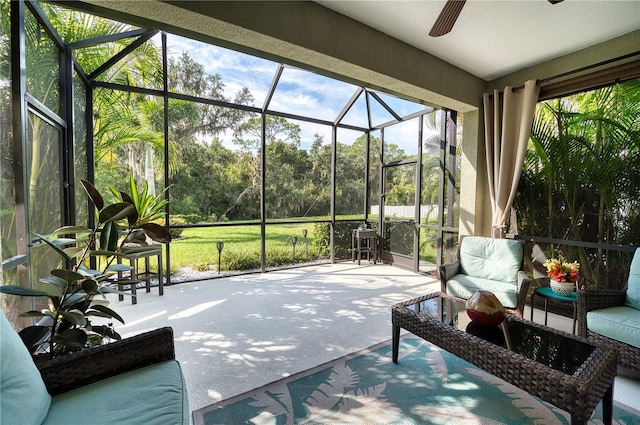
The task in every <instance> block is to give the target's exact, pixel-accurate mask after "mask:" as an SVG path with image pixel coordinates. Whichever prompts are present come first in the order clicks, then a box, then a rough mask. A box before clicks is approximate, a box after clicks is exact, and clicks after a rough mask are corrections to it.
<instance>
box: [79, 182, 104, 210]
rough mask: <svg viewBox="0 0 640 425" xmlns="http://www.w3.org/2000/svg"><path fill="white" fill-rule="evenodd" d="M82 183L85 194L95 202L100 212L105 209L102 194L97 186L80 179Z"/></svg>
mask: <svg viewBox="0 0 640 425" xmlns="http://www.w3.org/2000/svg"><path fill="white" fill-rule="evenodd" d="M80 183H82V187H84V190H85V192H87V195H89V199H91V200H92V201H93V204H94V205H95V206H96V208H97V209H98V211H100V210H101V209H102V208H104V200H103V199H102V195H100V192H98V189H96V188H95V186H94V185H92V184H91V183H90V182H88V181H87V180H84V179H80Z"/></svg>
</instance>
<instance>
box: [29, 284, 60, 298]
mask: <svg viewBox="0 0 640 425" xmlns="http://www.w3.org/2000/svg"><path fill="white" fill-rule="evenodd" d="M36 289H37V290H38V291H42V292H46V293H47V296H48V297H49V298H60V297H61V296H62V294H63V293H64V290H65V289H64V288H61V287H59V286H56V285H38V286H37V287H36Z"/></svg>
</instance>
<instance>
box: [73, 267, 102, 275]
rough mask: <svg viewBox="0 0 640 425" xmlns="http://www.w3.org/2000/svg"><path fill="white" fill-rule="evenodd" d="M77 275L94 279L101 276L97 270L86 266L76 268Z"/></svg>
mask: <svg viewBox="0 0 640 425" xmlns="http://www.w3.org/2000/svg"><path fill="white" fill-rule="evenodd" d="M78 273H80V274H81V275H83V276H90V277H96V276H99V275H100V274H101V273H100V271H99V270H95V269H90V268H88V267H86V266H80V267H78Z"/></svg>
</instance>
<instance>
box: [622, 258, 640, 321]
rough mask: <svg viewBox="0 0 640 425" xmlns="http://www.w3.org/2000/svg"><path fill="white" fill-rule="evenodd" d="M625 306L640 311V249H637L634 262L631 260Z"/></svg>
mask: <svg viewBox="0 0 640 425" xmlns="http://www.w3.org/2000/svg"><path fill="white" fill-rule="evenodd" d="M625 304H626V305H628V306H629V307H633V308H635V309H638V310H640V248H637V249H636V253H635V254H634V255H633V260H631V270H629V283H628V284H627V300H626V301H625Z"/></svg>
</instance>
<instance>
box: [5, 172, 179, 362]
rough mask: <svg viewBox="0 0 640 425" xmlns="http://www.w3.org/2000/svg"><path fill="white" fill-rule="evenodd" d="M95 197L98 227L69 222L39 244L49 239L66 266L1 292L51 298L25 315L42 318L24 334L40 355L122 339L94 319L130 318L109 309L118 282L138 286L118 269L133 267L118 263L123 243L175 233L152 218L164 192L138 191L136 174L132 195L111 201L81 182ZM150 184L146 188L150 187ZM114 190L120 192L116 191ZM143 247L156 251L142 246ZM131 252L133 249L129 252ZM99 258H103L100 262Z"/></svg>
mask: <svg viewBox="0 0 640 425" xmlns="http://www.w3.org/2000/svg"><path fill="white" fill-rule="evenodd" d="M81 183H82V186H83V187H84V189H85V191H86V193H87V195H88V196H89V199H90V200H91V202H92V203H93V204H94V206H95V208H96V210H97V214H96V217H97V220H96V221H97V224H96V227H95V228H94V229H88V228H86V227H83V226H65V227H61V228H59V229H57V230H56V231H54V232H53V234H52V235H51V237H45V236H43V235H36V237H35V239H34V243H38V242H40V243H45V244H47V245H48V246H50V247H51V248H52V249H54V250H55V251H56V252H57V253H59V254H60V255H61V257H62V260H63V267H62V268H58V269H55V270H52V271H51V275H50V276H48V277H46V278H43V279H40V280H39V284H37V285H36V286H35V287H34V288H25V287H22V286H15V285H6V286H1V287H0V292H2V293H5V294H12V295H18V296H26V297H46V298H47V299H48V308H45V309H42V310H38V311H27V312H25V313H22V314H21V316H23V317H35V318H39V319H40V320H39V324H37V325H34V326H28V327H26V328H24V329H22V330H21V331H20V332H19V333H20V336H21V338H22V340H23V341H24V343H25V345H26V346H27V348H28V349H29V352H30V353H31V354H32V355H34V357H35V356H36V355H37V354H38V353H40V354H42V353H46V354H44V355H40V356H38V357H43V356H44V357H46V358H55V357H59V356H61V355H64V354H68V353H72V352H76V351H80V350H82V349H84V348H86V347H91V346H96V345H101V344H104V343H106V342H108V341H109V340H112V339H113V340H119V339H120V335H119V334H118V333H117V332H116V331H115V330H114V329H113V327H112V326H111V325H100V326H96V325H93V324H92V322H91V320H92V318H93V317H103V318H107V319H115V320H118V321H119V322H121V323H124V320H123V319H122V317H120V315H118V314H117V313H116V312H115V311H113V310H112V309H111V308H109V306H108V305H109V301H108V299H107V298H106V296H105V294H107V293H117V292H118V291H117V290H116V289H114V288H115V287H117V283H118V282H120V283H127V284H136V283H137V282H138V281H136V280H131V279H128V278H126V277H122V278H119V277H118V272H125V271H128V270H130V269H131V267H130V266H127V265H124V264H117V262H116V261H115V260H116V259H117V258H118V256H119V255H121V252H122V247H123V246H124V244H125V243H126V242H127V241H128V240H130V239H131V236H132V235H133V234H136V233H139V232H143V233H144V234H145V235H146V236H148V237H150V238H151V239H153V240H154V241H156V242H160V243H169V242H171V235H170V234H169V231H168V230H167V229H166V228H165V227H163V226H161V225H159V224H157V223H152V222H151V221H152V220H155V219H157V218H158V216H161V215H162V212H161V211H162V208H163V207H164V205H165V204H166V201H165V200H164V199H162V198H161V196H160V195H158V196H155V195H149V194H148V193H147V190H146V189H143V190H142V191H140V190H138V188H137V187H136V185H135V181H134V180H133V178H132V177H130V189H131V195H129V194H127V193H125V192H118V191H115V193H117V194H118V195H119V198H120V199H119V200H117V201H116V202H114V203H111V204H106V203H105V201H104V198H103V197H102V195H101V194H100V192H99V191H98V190H97V189H96V188H95V187H94V186H93V185H92V184H91V183H90V182H88V181H86V180H81ZM145 188H146V186H145ZM112 191H114V190H113V189H112ZM135 249H136V250H139V251H144V250H145V249H154V248H152V247H145V246H141V247H138V248H135ZM129 252H131V251H129ZM92 257H93V258H95V259H96V263H97V264H100V265H101V266H100V270H96V269H91V268H90V261H89V260H90V258H92ZM98 259H99V260H100V261H98Z"/></svg>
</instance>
